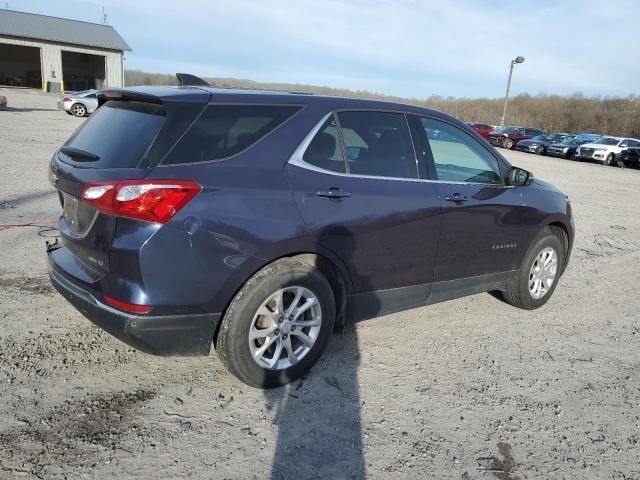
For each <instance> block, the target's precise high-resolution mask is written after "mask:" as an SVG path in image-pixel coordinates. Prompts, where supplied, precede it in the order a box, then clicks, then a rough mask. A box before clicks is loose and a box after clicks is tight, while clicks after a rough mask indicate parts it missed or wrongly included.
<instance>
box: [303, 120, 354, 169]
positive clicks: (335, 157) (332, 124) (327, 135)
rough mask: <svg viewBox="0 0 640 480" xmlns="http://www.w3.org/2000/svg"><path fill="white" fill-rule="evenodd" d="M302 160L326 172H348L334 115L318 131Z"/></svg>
mask: <svg viewBox="0 0 640 480" xmlns="http://www.w3.org/2000/svg"><path fill="white" fill-rule="evenodd" d="M302 158H303V160H304V161H305V162H307V163H308V164H310V165H314V166H316V167H319V168H323V169H325V170H331V171H333V172H339V173H345V172H346V169H345V163H344V157H343V156H342V147H341V146H340V137H339V136H338V127H337V124H336V119H335V117H334V116H333V115H331V116H330V117H329V119H328V120H327V121H326V122H325V123H324V125H322V127H321V128H320V130H318V133H317V134H316V136H315V137H313V140H311V143H310V144H309V146H308V147H307V149H306V151H305V152H304V156H303V157H302Z"/></svg>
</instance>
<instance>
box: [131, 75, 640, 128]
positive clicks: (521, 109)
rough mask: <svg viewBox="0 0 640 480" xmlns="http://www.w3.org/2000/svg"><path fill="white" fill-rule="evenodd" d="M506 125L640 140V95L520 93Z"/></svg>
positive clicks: (322, 90)
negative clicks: (618, 96) (621, 96)
mask: <svg viewBox="0 0 640 480" xmlns="http://www.w3.org/2000/svg"><path fill="white" fill-rule="evenodd" d="M205 80H206V81H207V82H209V83H210V84H211V85H212V86H216V87H225V88H256V89H267V90H285V91H294V92H305V93H317V94H322V95H338V96H347V97H358V98H368V99H374V100H385V101H392V102H401V103H408V104H412V105H419V106H421V107H427V108H432V109H434V110H439V111H441V112H446V113H449V114H451V115H453V116H455V117H457V118H460V119H462V120H466V121H476V122H482V123H488V124H491V125H497V124H498V123H499V121H500V116H501V115H502V106H503V99H502V98H455V97H447V98H444V97H440V96H437V95H432V96H430V97H428V98H424V99H419V98H401V97H394V96H389V95H381V94H377V93H372V92H367V91H364V90H357V91H353V90H346V89H340V88H330V87H317V86H312V85H300V84H286V83H259V82H254V81H252V80H239V79H233V78H205ZM175 83H176V81H175V76H174V75H168V74H157V73H146V72H140V71H137V70H127V71H125V84H126V85H175ZM506 123H507V124H511V125H523V126H529V127H539V128H543V129H544V130H545V131H547V132H576V133H579V132H588V133H597V134H600V135H604V134H607V135H617V136H626V137H635V138H640V96H638V95H630V96H628V97H625V98H617V97H585V96H584V95H582V94H580V93H576V94H573V95H568V96H565V95H546V94H540V95H535V96H532V95H528V94H522V95H517V96H515V97H512V98H511V99H510V100H509V108H508V111H507V119H506Z"/></svg>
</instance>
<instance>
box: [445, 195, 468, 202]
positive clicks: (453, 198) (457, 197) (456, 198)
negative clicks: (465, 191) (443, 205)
mask: <svg viewBox="0 0 640 480" xmlns="http://www.w3.org/2000/svg"><path fill="white" fill-rule="evenodd" d="M444 199H445V200H446V201H447V202H454V203H462V202H466V201H467V200H469V197H467V196H466V195H462V194H460V193H452V194H451V195H447V196H446V197H444Z"/></svg>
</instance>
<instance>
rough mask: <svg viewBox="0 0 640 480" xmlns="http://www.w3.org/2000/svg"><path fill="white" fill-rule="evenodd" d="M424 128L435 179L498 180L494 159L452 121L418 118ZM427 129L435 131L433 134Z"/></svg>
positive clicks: (462, 180) (478, 181) (497, 167)
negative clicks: (431, 156) (451, 123)
mask: <svg viewBox="0 0 640 480" xmlns="http://www.w3.org/2000/svg"><path fill="white" fill-rule="evenodd" d="M421 121H422V126H423V128H424V129H425V131H426V132H427V138H428V139H429V145H430V147H431V153H432V155H433V161H434V163H435V167H436V173H437V174H438V180H444V181H448V182H469V183H492V184H502V183H503V181H502V176H501V175H500V168H499V166H498V160H496V158H495V157H494V156H493V155H491V153H490V152H488V151H487V150H486V149H485V148H484V147H483V146H482V145H481V144H480V143H478V142H477V141H476V140H475V139H474V138H473V137H471V136H470V135H469V134H467V133H465V132H463V131H462V130H459V129H458V128H456V127H454V126H453V125H449V124H448V123H445V122H441V121H439V120H434V119H431V118H424V117H422V118H421ZM429 131H438V132H440V134H439V135H438V136H437V137H433V136H432V135H429Z"/></svg>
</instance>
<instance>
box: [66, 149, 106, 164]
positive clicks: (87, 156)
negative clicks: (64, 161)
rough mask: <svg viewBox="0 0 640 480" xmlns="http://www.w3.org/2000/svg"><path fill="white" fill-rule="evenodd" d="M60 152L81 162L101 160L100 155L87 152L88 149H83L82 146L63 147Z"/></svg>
mask: <svg viewBox="0 0 640 480" xmlns="http://www.w3.org/2000/svg"><path fill="white" fill-rule="evenodd" d="M60 152H62V153H64V154H65V155H66V156H68V157H71V158H73V159H74V160H78V161H80V162H95V161H96V160H100V156H99V155H96V154H95V153H91V152H87V151H86V150H82V149H80V148H75V147H62V148H61V149H60Z"/></svg>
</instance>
